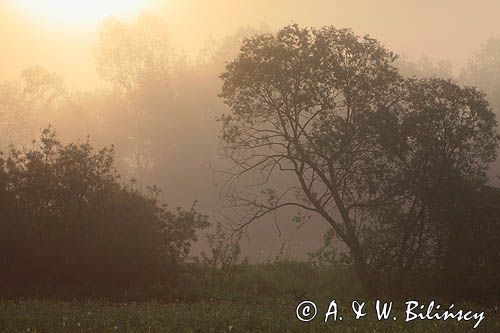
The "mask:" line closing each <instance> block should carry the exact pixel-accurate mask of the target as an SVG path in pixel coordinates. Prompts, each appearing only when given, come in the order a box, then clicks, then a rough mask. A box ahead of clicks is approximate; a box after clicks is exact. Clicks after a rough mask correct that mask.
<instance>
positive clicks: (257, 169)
mask: <svg viewBox="0 0 500 333" xmlns="http://www.w3.org/2000/svg"><path fill="white" fill-rule="evenodd" d="M395 58H396V56H395V55H394V54H393V53H392V52H390V51H388V50H387V49H385V48H384V47H382V46H381V45H380V44H379V43H378V42H377V41H376V40H374V39H373V38H370V37H367V36H365V37H358V36H356V35H354V34H353V33H352V32H351V31H350V30H348V29H341V30H339V29H335V28H333V27H324V28H322V29H302V28H299V27H298V26H297V25H292V26H287V27H285V28H283V29H281V30H280V31H279V32H278V33H276V34H262V35H259V36H256V37H254V38H250V39H247V40H245V42H244V43H243V46H242V47H241V51H240V54H239V55H238V57H236V59H234V60H233V61H232V62H230V63H229V64H228V65H227V67H226V71H225V72H224V73H223V74H222V75H221V78H222V80H223V87H222V93H221V95H220V96H221V97H223V98H224V100H225V102H226V104H227V105H228V106H229V107H230V113H229V114H226V115H224V116H223V117H222V118H221V122H222V126H223V128H222V140H223V144H224V154H225V156H226V157H227V158H228V159H229V160H230V161H231V162H232V163H233V167H232V168H231V169H230V170H229V171H228V172H227V174H228V176H229V178H228V182H227V186H226V190H227V191H226V192H225V193H226V194H227V199H228V200H229V201H230V202H231V204H232V205H231V206H232V207H238V208H239V209H240V210H241V211H243V212H244V213H245V214H246V219H245V220H244V222H243V223H240V224H239V225H238V228H237V229H241V228H244V227H246V226H248V225H249V224H250V223H252V222H253V221H255V220H256V219H259V218H261V217H263V216H265V215H267V214H271V213H274V212H276V211H277V210H279V209H282V208H285V207H296V208H297V207H298V208H299V209H301V210H304V211H307V212H309V213H312V214H316V215H317V216H319V217H320V218H322V219H323V220H325V221H326V222H327V223H328V224H329V225H330V226H331V227H332V229H333V230H334V232H335V234H336V235H337V237H339V238H340V239H341V241H342V242H343V243H345V244H346V245H347V247H348V249H349V252H350V256H351V258H352V261H353V264H354V267H355V270H356V271H357V273H358V276H359V278H360V280H361V281H362V283H363V285H364V286H365V289H366V291H367V292H368V293H369V294H374V293H375V292H377V290H378V291H380V290H381V288H382V287H383V286H386V287H388V286H387V282H386V281H389V282H388V283H389V284H394V283H396V284H397V286H401V285H402V284H403V282H404V280H405V278H406V276H408V274H409V272H410V271H411V269H412V267H414V264H415V262H416V261H417V260H418V259H419V258H421V257H422V254H423V250H424V249H426V245H428V244H430V242H431V238H432V237H431V236H432V234H431V232H430V229H429V228H428V225H429V204H430V203H431V202H432V200H433V195H434V192H435V191H436V189H438V188H439V184H440V183H441V182H442V181H443V179H445V178H446V177H447V175H449V174H457V175H460V176H461V177H473V178H475V179H477V180H478V181H484V179H485V177H484V169H485V165H486V163H487V162H489V161H491V160H493V159H494V156H495V154H494V152H495V147H496V145H497V140H498V135H497V133H496V128H495V121H494V117H493V114H492V113H491V111H490V109H489V108H488V103H487V102H486V101H485V99H484V96H483V95H482V94H481V93H479V92H478V91H476V90H475V89H472V88H460V87H458V86H457V85H455V84H454V83H452V82H450V81H445V80H439V79H432V80H430V79H419V80H417V79H408V80H405V79H403V78H402V77H401V76H400V75H399V73H398V71H397V69H396V68H395V67H394V66H393V65H392V63H393V61H394V60H395ZM247 176H248V177H247ZM249 184H253V185H257V188H259V187H260V188H261V189H263V190H262V191H261V192H260V193H255V192H253V191H252V190H253V189H255V188H256V186H248V185H249ZM382 268H383V269H386V273H387V275H383V271H381V269H382ZM393 287H394V285H393Z"/></svg>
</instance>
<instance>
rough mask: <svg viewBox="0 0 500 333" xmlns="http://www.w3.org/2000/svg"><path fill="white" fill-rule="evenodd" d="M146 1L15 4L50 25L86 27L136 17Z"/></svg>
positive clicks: (30, 1)
mask: <svg viewBox="0 0 500 333" xmlns="http://www.w3.org/2000/svg"><path fill="white" fill-rule="evenodd" d="M146 2H147V0H78V1H75V0H71V1H70V0H18V1H16V3H17V4H18V6H20V7H21V9H22V10H23V11H25V12H27V13H29V14H30V15H36V16H38V17H40V18H41V19H44V20H48V21H50V22H51V23H63V24H72V25H73V24H74V25H87V24H95V23H98V22H100V21H101V20H102V19H104V18H106V17H107V16H111V15H112V16H117V17H120V18H128V17H132V16H134V15H136V14H137V13H139V12H140V10H141V9H143V8H144V7H145V5H146Z"/></svg>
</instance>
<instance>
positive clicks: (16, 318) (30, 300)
mask: <svg viewBox="0 0 500 333" xmlns="http://www.w3.org/2000/svg"><path fill="white" fill-rule="evenodd" d="M219 273H220V272H219ZM89 288H90V289H89ZM331 298H335V299H336V300H337V302H338V309H339V316H342V317H343V320H342V321H333V320H332V319H330V320H329V322H328V323H324V316H325V312H326V310H327V308H328V304H329V302H330V300H331ZM304 299H310V300H314V301H315V303H316V304H317V306H318V314H317V316H316V318H314V320H312V321H310V322H307V323H304V322H300V321H299V320H298V319H297V318H296V314H295V310H296V308H295V307H296V305H297V304H298V303H299V302H300V301H302V300H304ZM353 299H357V300H367V301H368V299H367V298H366V297H364V296H363V293H362V291H361V287H360V284H359V281H357V279H356V277H355V275H354V274H353V272H352V271H350V270H349V269H346V268H345V267H341V266H339V267H332V268H319V267H315V266H311V265H309V264H305V263H300V262H292V261H288V262H287V261H283V262H276V263H269V264H259V265H239V266H237V267H235V268H234V270H232V271H226V272H224V274H217V275H211V274H210V271H208V270H205V269H200V270H194V271H191V272H190V273H189V274H185V275H183V276H182V278H180V279H179V281H178V282H177V284H176V285H175V286H173V285H169V284H162V285H148V286H145V287H144V288H138V289H136V290H135V289H126V290H122V289H120V288H119V287H116V288H115V289H113V288H111V287H108V289H104V288H103V287H99V288H98V286H72V287H71V286H66V287H64V288H63V287H62V286H60V285H59V286H57V287H56V286H52V287H50V286H38V287H37V288H35V286H32V287H28V286H24V287H19V288H18V289H15V288H8V287H0V332H9V333H10V332H29V333H34V332H38V333H39V332H56V333H57V332H422V333H423V332H440V333H441V332H470V331H475V332H488V333H490V332H500V316H498V315H496V314H494V313H493V312H491V311H489V310H488V311H487V310H486V308H484V307H477V306H472V307H473V308H476V309H481V311H485V312H486V318H485V320H483V321H482V322H481V324H480V325H479V328H478V329H476V330H473V329H472V327H473V326H474V321H469V322H464V321H461V322H456V321H446V322H443V321H417V320H415V321H412V322H409V323H405V322H404V314H403V313H402V310H401V309H402V308H399V309H400V310H398V308H397V307H395V310H394V313H393V315H396V316H397V318H398V320H397V321H393V320H392V314H391V319H390V320H387V321H378V320H377V319H376V318H375V311H373V309H374V308H373V306H372V305H373V304H370V303H368V304H367V306H366V307H365V309H367V315H366V317H363V318H361V319H360V320H355V319H354V315H353V314H352V311H351V301H352V300H353ZM68 300H73V301H68ZM456 308H458V309H459V308H462V307H460V306H458V305H456ZM463 308H464V309H470V308H471V306H470V305H464V306H463Z"/></svg>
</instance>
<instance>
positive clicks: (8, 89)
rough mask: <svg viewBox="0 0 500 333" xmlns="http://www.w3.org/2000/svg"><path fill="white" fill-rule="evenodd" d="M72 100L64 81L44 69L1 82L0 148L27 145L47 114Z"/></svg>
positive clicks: (30, 68)
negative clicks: (63, 102)
mask: <svg viewBox="0 0 500 333" xmlns="http://www.w3.org/2000/svg"><path fill="white" fill-rule="evenodd" d="M68 98H69V97H68V93H67V91H66V88H65V87H64V84H63V81H62V79H61V78H60V77H59V76H57V75H56V74H54V73H49V72H48V71H47V70H45V69H43V68H42V67H29V68H26V69H25V70H23V72H22V73H21V77H20V78H19V79H18V80H15V81H6V82H2V83H0V131H1V132H2V138H1V139H0V140H1V141H0V146H3V147H2V148H6V147H8V145H10V144H23V143H26V138H30V137H32V135H33V134H34V133H35V132H36V131H37V130H38V128H39V125H40V123H41V118H44V117H45V116H46V112H47V111H48V110H51V109H54V108H55V107H56V105H57V104H58V103H59V102H61V101H62V100H65V99H68ZM42 114H43V115H42ZM45 125H46V124H43V125H42V126H45Z"/></svg>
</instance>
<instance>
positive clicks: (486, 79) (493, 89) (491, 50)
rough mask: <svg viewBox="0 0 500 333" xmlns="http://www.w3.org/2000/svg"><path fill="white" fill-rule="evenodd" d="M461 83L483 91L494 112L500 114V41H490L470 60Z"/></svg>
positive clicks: (462, 74)
mask: <svg viewBox="0 0 500 333" xmlns="http://www.w3.org/2000/svg"><path fill="white" fill-rule="evenodd" d="M461 81H463V82H465V83H466V84H470V85H473V86H476V87H478V88H480V89H482V90H483V91H484V92H485V93H486V96H487V98H488V101H489V102H490V104H491V106H492V107H493V109H494V111H495V112H496V113H497V114H499V113H500V39H494V38H492V39H490V40H488V41H487V42H486V43H484V44H483V45H481V48H480V49H479V50H478V51H477V52H476V53H475V54H474V56H473V57H472V58H471V59H469V61H468V63H467V65H466V66H465V67H464V69H463V70H462V73H461Z"/></svg>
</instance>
